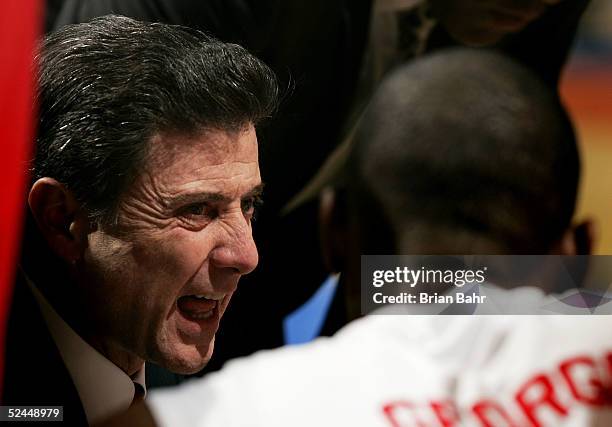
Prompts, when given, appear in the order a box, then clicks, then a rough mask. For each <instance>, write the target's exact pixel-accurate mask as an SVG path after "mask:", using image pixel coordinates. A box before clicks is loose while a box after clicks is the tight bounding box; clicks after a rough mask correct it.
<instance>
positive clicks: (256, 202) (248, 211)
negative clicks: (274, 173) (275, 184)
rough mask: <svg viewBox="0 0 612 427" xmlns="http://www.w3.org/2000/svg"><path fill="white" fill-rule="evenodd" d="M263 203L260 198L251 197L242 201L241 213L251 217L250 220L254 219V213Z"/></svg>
mask: <svg viewBox="0 0 612 427" xmlns="http://www.w3.org/2000/svg"><path fill="white" fill-rule="evenodd" d="M262 203H263V201H262V200H261V198H260V197H251V198H248V199H245V200H243V201H242V203H241V205H242V212H244V214H245V215H249V216H251V219H252V220H254V219H255V212H256V211H257V209H258V208H259V207H260V206H261V205H262Z"/></svg>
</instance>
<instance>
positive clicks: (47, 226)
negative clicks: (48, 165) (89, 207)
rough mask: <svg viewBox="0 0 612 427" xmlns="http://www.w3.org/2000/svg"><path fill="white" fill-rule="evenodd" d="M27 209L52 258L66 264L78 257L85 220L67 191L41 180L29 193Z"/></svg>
mask: <svg viewBox="0 0 612 427" xmlns="http://www.w3.org/2000/svg"><path fill="white" fill-rule="evenodd" d="M28 206H29V208H30V211H31V212H32V216H33V217H34V220H35V221H36V223H37V225H38V228H39V229H40V232H41V233H42V235H43V236H44V238H45V240H46V241H47V244H48V245H49V247H50V248H51V250H53V252H54V253H55V254H56V255H58V256H59V257H60V258H62V259H64V260H65V261H66V262H68V263H74V262H75V261H77V260H78V259H80V258H81V257H82V255H83V252H84V251H85V248H86V247H87V233H88V231H89V219H88V218H87V215H85V213H84V212H83V211H82V210H81V209H80V207H81V205H80V203H79V202H78V201H77V200H76V199H75V197H74V195H73V194H72V192H71V191H70V190H68V189H67V188H66V187H65V186H64V185H63V184H61V183H60V182H58V181H56V180H55V179H53V178H47V177H45V178H41V179H39V180H38V181H36V182H35V183H34V185H33V186H32V188H31V189H30V194H29V196H28Z"/></svg>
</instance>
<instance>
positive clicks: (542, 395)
mask: <svg viewBox="0 0 612 427" xmlns="http://www.w3.org/2000/svg"><path fill="white" fill-rule="evenodd" d="M535 393H537V395H536V396H534V394H535ZM515 399H516V401H517V403H518V405H519V406H520V407H521V409H522V410H523V412H524V413H525V416H526V417H527V419H528V420H529V421H530V422H531V425H533V426H534V427H540V426H541V425H542V424H541V423H540V421H538V417H537V414H536V412H537V410H538V409H539V408H541V407H544V406H548V407H550V408H551V409H553V410H555V411H556V412H557V413H558V414H559V415H562V416H564V417H565V416H567V413H568V412H567V409H566V408H564V407H563V406H561V404H560V403H559V402H558V401H557V397H556V396H555V389H554V388H553V385H552V383H551V382H550V379H549V378H548V377H547V376H546V375H544V374H541V375H537V376H535V377H533V378H532V379H530V380H529V381H527V382H526V383H525V384H524V385H523V386H522V387H521V388H520V390H519V391H518V393H516V396H515Z"/></svg>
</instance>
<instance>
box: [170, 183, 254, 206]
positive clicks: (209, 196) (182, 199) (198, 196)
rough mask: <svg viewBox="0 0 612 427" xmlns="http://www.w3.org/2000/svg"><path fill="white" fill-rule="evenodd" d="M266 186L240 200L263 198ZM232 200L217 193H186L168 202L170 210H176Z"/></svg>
mask: <svg viewBox="0 0 612 427" xmlns="http://www.w3.org/2000/svg"><path fill="white" fill-rule="evenodd" d="M263 188H264V184H263V183H260V184H258V185H256V186H255V187H253V188H251V189H250V190H249V191H247V192H246V193H244V194H243V195H242V196H240V200H245V199H249V198H252V197H261V195H262V194H263ZM231 200H232V198H231V197H229V196H228V195H226V194H223V193H215V192H202V193H186V194H179V195H177V196H176V197H173V198H172V199H171V200H169V201H168V203H167V205H168V206H169V207H170V208H176V207H178V206H181V205H184V204H188V203H229V202H230V201H231Z"/></svg>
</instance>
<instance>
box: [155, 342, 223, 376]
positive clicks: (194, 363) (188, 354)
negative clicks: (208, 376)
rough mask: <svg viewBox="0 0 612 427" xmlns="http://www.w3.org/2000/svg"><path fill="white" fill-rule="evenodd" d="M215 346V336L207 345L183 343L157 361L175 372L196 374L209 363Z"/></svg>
mask: <svg viewBox="0 0 612 427" xmlns="http://www.w3.org/2000/svg"><path fill="white" fill-rule="evenodd" d="M214 347H215V338H214V337H213V339H212V340H211V341H210V342H209V343H208V344H207V345H203V346H195V345H187V344H182V345H180V348H176V349H174V351H171V352H170V353H169V354H167V355H165V357H161V360H158V361H155V363H157V364H158V365H160V366H161V367H163V368H164V369H167V370H168V371H170V372H173V373H175V374H180V375H190V374H195V373H197V372H200V371H201V370H202V369H204V367H205V366H206V365H207V364H208V362H209V361H210V358H211V357H212V354H213V349H214Z"/></svg>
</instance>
